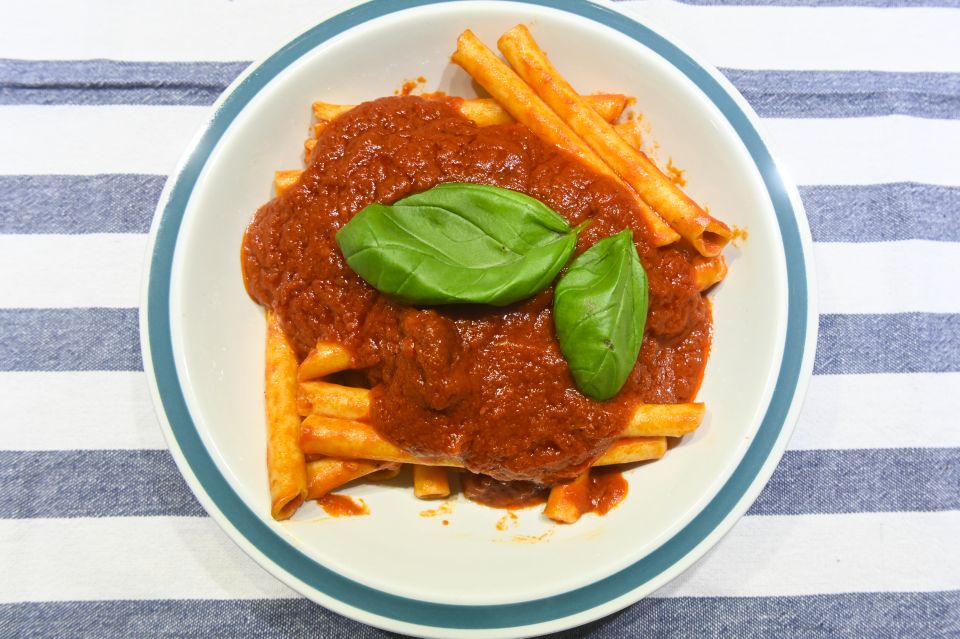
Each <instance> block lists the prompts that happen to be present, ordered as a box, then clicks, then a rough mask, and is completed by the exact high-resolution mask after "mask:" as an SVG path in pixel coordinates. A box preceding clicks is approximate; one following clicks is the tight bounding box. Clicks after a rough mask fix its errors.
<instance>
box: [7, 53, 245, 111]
mask: <svg viewBox="0 0 960 639" xmlns="http://www.w3.org/2000/svg"><path fill="white" fill-rule="evenodd" d="M249 64H250V63H249V62H123V61H117V60H11V59H0V104H158V105H162V104H171V105H172V104H176V105H197V106H207V105H210V104H213V103H214V101H216V99H217V98H218V97H220V94H221V93H223V90H224V89H226V88H227V86H228V85H229V84H230V83H231V82H232V81H233V79H234V78H236V77H237V76H238V75H239V74H240V72H241V71H243V70H244V69H245V68H247V66H248V65H249Z"/></svg>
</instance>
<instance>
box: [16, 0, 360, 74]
mask: <svg viewBox="0 0 960 639" xmlns="http://www.w3.org/2000/svg"><path fill="white" fill-rule="evenodd" d="M348 4H349V2H344V1H343V0H325V1H324V2H316V1H315V0H286V1H285V2H276V3H274V2H269V1H268V0H236V1H233V2H224V3H206V2H194V1H193V0H168V1H165V2H145V1H139V2H138V1H131V2H119V3H118V2H112V1H111V0H89V1H87V2H82V3H77V2H71V1H70V0H37V1H36V2H33V3H31V4H30V5H29V6H27V5H23V7H22V9H21V10H20V11H17V12H15V13H14V11H13V10H12V8H8V10H7V11H5V16H4V20H3V21H0V57H5V58H26V59H36V60H44V59H46V60H53V59H64V60H70V59H73V60H83V59H89V58H110V59H116V60H149V61H162V60H176V61H193V60H225V61H238V60H254V59H258V58H260V57H262V56H264V55H266V54H267V53H269V52H270V51H272V50H274V49H276V48H279V47H280V46H281V45H283V44H284V43H285V42H287V41H288V40H290V39H292V38H293V37H294V36H296V35H297V34H298V33H300V32H302V31H304V30H306V29H307V28H308V27H310V26H311V25H313V24H316V23H317V22H320V21H321V20H322V19H323V18H325V17H326V16H328V15H332V14H334V13H337V12H338V9H339V8H342V7H344V6H346V5H348ZM11 14H13V15H11ZM38 34H42V36H43V37H38ZM78 34H82V37H78Z"/></svg>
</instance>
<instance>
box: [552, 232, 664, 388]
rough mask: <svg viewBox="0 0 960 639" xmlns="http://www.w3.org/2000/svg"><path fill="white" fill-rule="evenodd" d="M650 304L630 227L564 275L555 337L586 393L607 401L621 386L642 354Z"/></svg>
mask: <svg viewBox="0 0 960 639" xmlns="http://www.w3.org/2000/svg"><path fill="white" fill-rule="evenodd" d="M648 303H649V302H648V287H647V274H646V272H645V271H644V270H643V266H642V265H641V264H640V257H639V256H638V255H637V249H636V247H635V246H634V244H633V233H632V231H630V230H629V229H627V230H624V231H622V232H620V233H618V234H616V235H613V236H611V237H608V238H606V239H603V240H600V241H599V242H597V243H596V244H594V245H593V246H592V247H590V248H589V249H587V250H586V251H585V252H584V253H583V254H582V255H580V256H579V257H578V258H577V259H575V260H574V261H573V263H572V264H571V265H570V268H569V269H568V270H567V272H566V273H565V274H564V276H563V277H562V278H560V281H559V282H558V283H557V287H556V293H555V295H554V300H553V317H554V323H555V326H556V330H557V339H558V341H559V342H560V350H561V352H562V353H563V356H564V358H565V359H566V360H567V362H568V364H569V365H570V372H571V374H572V375H573V380H574V382H575V383H576V385H577V388H578V389H580V392H582V393H583V394H584V395H586V396H587V397H590V398H592V399H595V400H598V401H603V400H607V399H610V398H611V397H613V396H614V395H616V394H617V393H618V392H619V391H620V389H621V388H622V387H623V385H624V383H625V382H626V381H627V378H628V377H629V376H630V372H631V371H632V370H633V367H634V365H635V364H636V362H637V356H638V355H639V354H640V344H641V342H642V341H643V329H644V326H645V324H646V319H647V308H648Z"/></svg>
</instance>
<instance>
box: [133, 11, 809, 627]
mask: <svg viewBox="0 0 960 639" xmlns="http://www.w3.org/2000/svg"><path fill="white" fill-rule="evenodd" d="M448 1H450V0H395V1H390V2H387V1H383V2H377V1H375V2H370V3H368V4H363V5H360V6H357V7H355V8H353V9H350V10H348V11H346V12H344V13H341V14H339V15H337V16H334V17H332V18H330V19H328V20H326V21H325V22H323V23H321V24H319V25H317V26H315V27H313V28H312V29H310V30H309V31H307V32H306V33H304V34H302V35H301V36H299V37H298V38H296V39H295V40H293V41H292V42H290V43H289V44H287V45H286V46H284V47H283V48H282V49H280V50H279V51H277V52H276V53H274V54H273V55H272V56H270V57H269V58H268V59H267V60H266V61H264V62H263V63H262V64H260V65H259V66H258V67H257V68H256V69H254V70H253V71H252V72H250V73H249V74H248V75H247V76H246V77H245V78H244V79H243V80H242V81H241V82H240V83H239V84H237V85H236V86H235V87H234V88H233V90H232V91H231V93H230V94H229V95H228V96H227V97H226V98H225V99H224V100H223V101H222V103H221V105H220V107H219V109H218V110H217V111H216V113H215V114H214V116H213V117H212V119H211V121H210V123H209V125H208V127H207V128H206V130H205V131H204V132H203V134H202V136H201V137H200V138H199V140H198V141H197V143H196V145H195V147H194V148H193V150H192V151H191V153H190V155H189V156H188V157H187V159H186V161H185V162H184V163H183V164H182V166H181V170H180V172H179V174H177V175H175V176H173V177H172V178H171V180H172V184H170V185H168V190H167V199H166V202H165V204H164V205H163V208H162V211H161V212H160V218H159V220H156V221H155V222H154V229H155V240H154V247H153V253H152V255H150V256H149V258H148V259H149V275H148V280H147V289H146V309H145V310H144V311H143V313H145V317H144V320H145V327H144V337H145V342H146V343H145V344H144V347H145V348H148V349H149V352H148V353H145V356H144V362H151V361H152V371H151V370H148V371H147V372H148V374H150V373H151V372H152V374H153V376H154V379H155V382H156V388H157V392H158V394H159V397H160V401H161V403H162V408H163V412H164V413H165V415H166V418H167V421H168V422H169V425H170V429H171V431H172V434H173V436H174V438H175V439H176V443H177V446H178V447H179V449H180V452H181V454H182V456H183V458H184V460H185V462H186V464H187V465H188V466H189V468H190V470H191V471H192V472H193V474H194V475H195V477H196V480H197V482H198V483H199V484H200V485H201V486H202V488H203V490H204V491H205V492H206V494H207V496H208V497H209V499H210V500H211V502H212V503H213V504H215V505H216V508H217V509H219V510H220V512H221V514H222V515H223V517H224V518H226V520H228V521H229V522H230V524H231V525H232V526H233V527H234V528H235V529H236V530H237V532H238V533H239V534H240V535H242V536H243V537H244V538H246V540H247V541H248V542H249V543H250V544H251V545H253V546H254V547H255V548H256V549H258V550H259V551H260V552H261V553H262V554H263V555H264V556H266V557H267V558H268V559H269V560H270V561H272V562H273V563H274V564H276V566H277V567H279V568H280V569H281V570H283V571H285V572H287V573H288V574H290V575H291V576H293V577H294V578H296V579H298V580H300V581H302V582H303V583H305V584H307V585H308V586H310V587H312V588H314V589H316V590H317V591H320V592H322V593H324V594H325V595H327V596H329V597H331V598H333V599H336V600H338V601H340V602H342V603H343V604H346V605H348V606H351V607H353V608H356V609H359V610H362V611H365V612H367V613H370V614H374V615H379V616H382V617H386V618H389V619H394V620H397V621H400V622H405V623H410V624H417V625H421V626H428V627H433V628H449V629H462V630H483V629H490V630H493V629H503V628H511V627H516V626H527V625H531V624H538V623H544V622H549V621H553V620H556V619H560V618H562V617H567V616H570V615H576V614H578V613H583V612H585V611H588V610H590V609H592V608H595V607H597V606H600V605H602V604H606V603H608V602H610V601H611V600H613V599H616V598H618V597H621V596H623V595H625V594H627V593H629V592H630V591H633V590H635V589H637V588H638V587H640V586H642V585H643V584H645V583H647V582H648V581H650V580H651V579H654V578H655V577H657V576H658V575H660V574H662V573H663V572H664V571H666V570H668V569H670V568H671V567H672V566H673V565H674V564H676V563H677V562H678V561H680V560H681V559H682V558H683V557H684V556H686V555H687V554H688V553H690V552H691V551H692V550H693V549H694V548H696V547H697V546H698V545H699V544H700V543H701V542H702V541H703V540H704V539H706V538H707V537H708V536H709V535H710V534H711V533H712V532H714V530H715V529H716V528H717V527H718V526H719V525H720V524H721V523H722V522H723V521H724V519H725V518H726V517H727V516H728V515H729V514H730V513H731V512H732V511H733V509H734V508H735V507H736V506H737V504H738V503H739V502H740V501H741V498H742V497H743V496H744V495H745V494H746V493H747V491H748V490H749V489H750V488H751V486H752V485H753V483H754V480H755V479H756V478H757V476H758V474H759V473H760V471H761V468H762V467H763V466H764V464H765V463H766V461H767V459H768V457H769V455H770V452H771V451H772V449H773V447H774V444H775V443H776V441H777V439H778V438H779V436H780V434H781V432H782V430H783V428H784V425H785V422H786V419H787V415H788V412H789V411H790V409H791V404H792V403H793V400H794V396H795V394H796V392H797V389H798V384H799V383H800V381H801V373H802V370H803V367H804V366H803V363H804V359H805V357H804V349H805V344H806V336H807V332H808V328H809V327H808V321H809V318H808V310H809V309H808V299H807V294H808V282H807V274H806V267H807V265H806V256H805V254H804V251H803V238H802V235H801V230H800V228H799V225H798V222H797V217H798V212H797V211H796V210H795V208H794V205H793V203H792V201H791V198H790V192H789V191H788V189H787V187H786V186H785V184H784V182H783V180H782V178H781V176H780V174H779V173H778V171H777V168H776V165H775V163H774V160H773V158H772V156H771V155H770V152H769V151H768V149H767V147H766V145H765V144H764V143H763V141H762V139H761V137H760V135H759V133H758V132H757V130H756V129H755V128H754V126H753V124H752V123H751V120H750V117H749V116H748V115H747V114H746V113H745V112H744V111H743V109H742V108H741V107H740V106H739V104H738V103H737V102H736V100H735V99H734V98H733V97H732V96H731V95H730V94H729V93H728V91H727V90H726V89H725V88H724V87H723V86H722V85H721V84H720V83H719V82H718V81H717V80H716V79H715V78H714V77H713V76H712V75H711V73H710V72H709V71H707V70H706V69H705V68H703V67H702V66H701V65H700V64H698V63H697V62H696V61H695V60H693V59H692V58H691V57H690V56H689V55H688V54H686V53H684V52H683V51H682V50H680V49H679V48H678V47H677V46H676V45H674V44H672V43H671V42H669V41H668V40H666V39H664V38H663V37H662V36H660V35H658V34H657V33H655V32H653V31H651V30H650V29H649V28H647V27H644V26H643V25H641V24H639V23H637V22H635V21H634V20H633V19H631V18H630V17H628V16H625V15H623V14H620V13H617V12H616V11H613V10H611V9H608V8H606V7H602V6H598V5H593V4H589V3H586V2H578V1H577V0H523V1H524V2H525V3H526V4H532V5H540V6H546V7H551V8H555V9H560V10H563V11H565V12H567V13H571V14H575V15H578V16H581V17H583V18H586V19H588V20H592V21H594V22H597V23H600V24H603V25H605V26H607V27H610V28H612V29H615V30H616V31H619V32H620V33H623V34H625V35H627V36H629V37H631V38H633V39H634V40H636V41H637V42H639V43H641V44H643V45H644V46H646V47H648V48H649V49H651V50H653V51H654V52H655V53H657V54H659V55H660V56H661V57H663V58H664V59H666V60H667V61H668V62H669V63H671V64H672V65H673V66H674V67H676V68H677V69H678V70H679V71H681V72H682V73H683V74H684V75H686V76H687V77H688V78H689V79H690V80H691V81H692V82H694V83H695V84H696V85H697V86H698V87H699V89H700V90H701V91H702V92H703V93H704V94H705V95H706V96H707V98H708V99H710V100H711V101H712V102H713V104H714V105H715V106H716V107H717V108H718V109H719V110H720V112H721V113H723V115H724V116H725V117H726V119H727V120H728V121H729V123H730V124H731V125H732V126H733V128H734V129H735V130H736V132H737V134H738V136H739V137H740V139H741V141H742V142H743V143H744V145H745V147H746V149H747V151H748V152H749V154H750V156H751V158H752V160H753V162H754V164H755V165H756V168H757V170H758V171H759V173H760V175H761V176H762V179H763V183H764V185H765V187H766V190H767V193H768V195H769V197H770V200H771V202H772V204H773V208H774V210H775V212H776V218H777V222H778V225H779V229H780V233H781V236H782V238H783V245H784V253H785V258H786V271H787V284H788V287H787V303H788V307H787V308H788V318H787V330H786V342H785V348H784V354H783V360H782V362H781V367H780V371H779V374H778V376H777V382H776V387H775V389H774V392H773V395H772V397H771V400H770V405H769V406H768V408H767V412H766V414H765V415H764V418H763V421H762V423H761V425H760V428H759V429H758V431H757V434H756V436H755V437H754V439H753V441H752V443H751V444H750V446H749V448H748V450H747V452H746V453H745V454H744V456H743V459H742V460H741V461H740V463H739V464H738V466H737V468H736V469H735V470H734V472H733V474H732V475H731V476H730V478H729V479H728V480H727V482H726V483H725V484H724V485H723V487H722V488H721V489H720V491H719V492H718V493H717V494H716V496H715V497H714V498H713V500H712V501H710V503H709V504H707V506H706V507H705V508H704V509H703V510H702V511H701V512H700V513H699V514H698V515H697V516H696V517H694V519H693V520H691V521H690V522H689V523H688V524H687V525H686V526H685V527H684V528H682V529H681V530H680V531H679V532H677V533H676V534H675V535H674V536H673V537H671V538H670V539H669V540H668V541H666V542H665V543H664V544H663V545H661V546H660V547H659V548H657V549H656V550H655V551H654V552H652V553H651V554H649V555H647V556H646V557H644V558H643V559H641V560H639V561H637V562H636V563H634V564H632V565H630V566H628V567H627V568H624V569H623V570H620V571H619V572H617V573H615V574H613V575H610V576H609V577H606V578H604V579H602V580H600V581H597V582H595V583H592V584H590V585H587V586H583V587H581V588H578V589H576V590H572V591H569V592H566V593H562V594H559V595H555V596H551V597H547V598H544V599H538V600H532V601H525V602H520V603H513V604H500V605H470V606H466V605H452V604H439V603H430V602H424V601H419V600H416V599H410V598H406V597H400V596H397V595H392V594H390V593H387V592H383V591H380V590H376V589H374V588H370V587H368V586H365V585H363V584H360V583H357V582H355V581H352V580H350V579H347V578H346V577H343V576H341V575H339V574H337V573H335V572H333V571H331V570H329V569H327V568H325V567H324V566H322V565H320V564H319V563H317V562H316V561H314V560H313V559H311V558H310V557H308V556H306V555H305V554H303V553H302V552H300V551H299V550H297V549H296V548H294V547H293V546H292V545H291V544H290V543H288V542H287V541H285V540H284V539H283V538H282V537H281V536H280V535H279V534H278V533H277V532H276V531H274V530H273V529H272V528H271V527H270V526H269V525H268V524H267V523H265V522H264V521H262V520H261V519H260V517H258V516H257V515H256V514H255V513H254V512H253V511H252V510H251V509H250V508H249V506H247V504H245V503H244V502H243V501H242V500H241V499H240V498H239V497H238V496H237V494H236V493H235V492H234V490H233V489H232V488H231V487H230V485H229V484H228V482H227V480H226V479H225V478H224V476H223V475H222V474H221V473H220V471H219V470H218V468H217V466H216V464H215V463H214V461H213V459H212V458H211V456H210V454H209V453H208V451H207V449H206V448H205V446H204V445H203V442H202V441H201V438H200V435H199V433H198V431H197V428H196V425H195V424H194V422H193V420H192V418H191V416H190V413H189V411H188V409H187V404H186V400H185V398H184V395H183V392H182V390H181V382H180V378H179V377H178V375H177V370H176V365H175V361H174V353H173V345H172V340H171V327H170V281H171V280H170V276H171V269H172V265H173V254H174V247H175V245H176V242H177V237H178V234H179V231H180V225H181V222H182V221H183V216H184V213H185V211H186V208H187V204H188V202H189V200H190V197H191V195H192V192H193V188H194V186H195V184H196V182H197V178H198V176H199V175H200V172H201V170H202V169H203V167H204V165H205V163H206V162H207V160H208V158H209V157H210V154H211V152H212V151H213V149H214V147H215V146H216V144H217V143H218V141H219V140H220V138H221V136H222V135H223V134H224V132H225V131H226V130H227V127H228V126H229V125H230V123H231V122H232V121H233V119H234V118H235V117H236V116H237V115H238V114H239V113H240V112H241V110H242V109H243V108H244V107H245V106H246V105H247V103H248V102H250V100H251V99H252V98H253V97H254V96H255V95H257V93H258V92H259V91H260V90H261V89H262V88H263V87H264V86H266V84H267V83H268V82H270V80H272V79H273V78H274V77H275V76H276V75H278V74H279V73H280V72H281V71H283V70H284V69H286V68H287V67H288V66H289V65H291V64H292V63H294V62H295V61H296V60H298V59H299V58H300V57H301V56H303V55H304V54H306V53H308V52H309V51H310V50H312V49H313V48H314V47H316V46H317V45H319V44H321V43H323V42H325V41H327V40H329V39H330V38H332V37H334V36H336V35H339V34H340V33H342V32H343V31H345V30H347V29H350V28H352V27H355V26H357V25H360V24H362V23H364V22H367V21H369V20H373V19H375V18H379V17H381V16H384V15H388V14H391V13H395V12H397V11H402V10H405V9H410V8H414V7H420V6H425V5H431V4H438V3H441V2H448Z"/></svg>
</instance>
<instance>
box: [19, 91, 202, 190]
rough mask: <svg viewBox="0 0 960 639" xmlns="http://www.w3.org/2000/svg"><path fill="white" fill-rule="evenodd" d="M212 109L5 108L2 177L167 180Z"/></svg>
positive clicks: (114, 107) (138, 107)
mask: <svg viewBox="0 0 960 639" xmlns="http://www.w3.org/2000/svg"><path fill="white" fill-rule="evenodd" d="M208 113H209V109H208V108H207V107H144V106H95V107H88V106H4V107H0V140H3V153H0V173H6V174H45V173H49V174H55V173H62V174H78V175H83V174H93V173H155V174H160V175H166V174H168V173H170V172H171V171H172V170H173V169H174V168H175V167H176V164H177V160H178V159H179V158H180V155H181V154H182V153H183V152H184V150H185V149H186V146H187V143H188V142H189V141H190V139H191V138H192V137H193V135H194V133H195V132H196V131H197V129H198V128H199V127H200V124H201V123H202V122H203V120H204V118H205V117H206V116H207V114H208Z"/></svg>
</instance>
